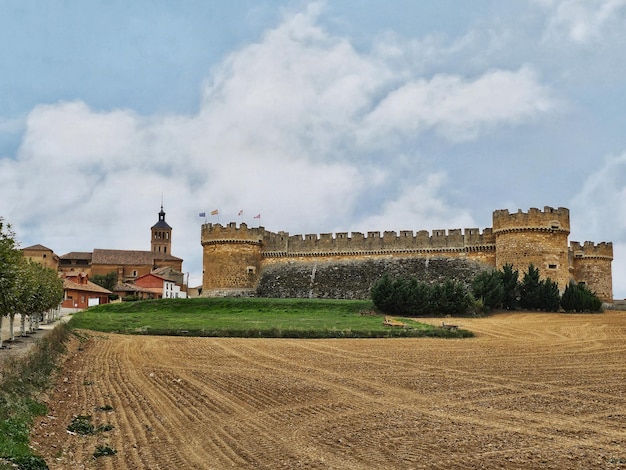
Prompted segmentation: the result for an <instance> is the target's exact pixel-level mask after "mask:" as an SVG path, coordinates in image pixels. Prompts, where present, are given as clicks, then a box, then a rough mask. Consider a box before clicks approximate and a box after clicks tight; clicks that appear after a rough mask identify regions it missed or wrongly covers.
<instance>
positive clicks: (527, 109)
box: [0, 4, 553, 284]
mask: <svg viewBox="0 0 626 470" xmlns="http://www.w3.org/2000/svg"><path fill="white" fill-rule="evenodd" d="M319 8H320V7H319V5H318V4H314V5H313V6H310V7H309V8H307V9H306V10H304V11H302V12H298V13H296V14H293V15H291V16H287V17H286V18H285V19H284V21H283V22H282V23H281V24H280V25H279V26H278V27H276V28H274V29H272V30H269V31H268V32H267V33H266V34H265V35H264V36H263V37H262V38H261V40H260V41H259V42H258V43H255V44H251V45H249V46H247V47H244V48H242V49H241V50H239V51H236V52H234V53H232V54H231V55H230V56H229V57H228V58H227V59H226V60H225V61H224V62H223V63H222V64H220V65H219V66H216V67H215V68H214V70H213V72H212V74H211V76H210V77H209V79H208V80H207V82H206V83H205V85H204V88H203V98H202V102H201V103H200V106H199V111H198V113H197V114H195V115H186V116H182V115H169V116H149V117H146V116H141V115H138V114H137V113H135V112H134V111H132V110H112V111H107V112H100V111H97V110H94V109H92V108H91V107H90V106H89V105H88V104H87V103H84V102H81V101H75V102H69V103H57V104H51V105H42V106H37V107H36V108H34V109H33V110H32V111H31V113H30V114H29V116H28V118H27V120H26V124H25V129H24V138H23V141H22V145H21V147H20V149H19V151H18V153H17V155H16V158H15V159H14V160H9V159H2V160H0V200H4V201H11V203H10V204H7V203H6V202H5V203H3V205H2V207H1V209H2V210H1V211H0V213H2V214H3V215H4V216H5V219H6V220H7V221H8V222H10V223H12V224H14V226H15V228H16V231H17V233H18V237H24V233H28V238H29V240H30V241H31V242H32V243H43V244H46V245H48V246H49V247H50V248H52V249H54V250H55V251H56V252H58V253H59V254H63V253H65V252H67V251H75V250H79V251H87V250H91V249H93V248H118V249H149V239H148V236H149V229H150V226H151V225H152V224H153V223H154V222H156V216H157V212H158V210H159V207H158V206H159V204H160V200H161V195H162V194H163V195H164V201H165V211H166V213H167V221H168V223H170V225H172V227H173V228H174V232H173V253H174V254H175V255H177V256H180V257H182V258H183V259H185V265H184V267H185V269H186V270H189V271H192V273H195V276H196V277H195V278H194V277H193V276H192V284H193V283H196V284H197V283H199V282H200V279H199V274H198V273H199V272H201V265H200V262H201V253H202V252H201V246H200V240H199V233H200V227H199V225H200V223H201V222H202V220H201V219H199V218H198V213H199V212H204V211H206V212H209V211H211V210H213V209H219V210H220V221H221V222H222V223H226V222H229V221H231V220H236V219H237V217H236V214H237V212H238V211H239V210H241V209H244V211H245V214H246V217H245V218H244V220H246V221H247V222H249V223H254V221H253V220H252V216H254V215H255V214H257V213H261V214H262V222H263V225H265V226H266V227H267V228H268V229H269V230H274V231H278V230H286V231H289V232H291V233H292V234H296V233H303V232H322V231H327V230H329V229H330V228H336V229H337V230H350V229H355V227H356V226H357V225H358V226H359V227H358V228H359V229H360V230H362V231H369V230H376V229H378V228H379V229H380V230H394V229H396V230H399V229H416V230H417V229H433V228H464V227H467V226H472V225H473V221H472V218H471V217H470V216H469V215H468V213H467V211H466V210H465V209H463V208H460V209H459V208H456V207H454V206H453V205H451V204H450V202H448V198H447V197H446V194H447V193H449V190H448V188H447V187H446V186H445V184H444V183H445V175H444V174H443V173H441V172H434V174H428V173H425V174H423V173H418V170H416V168H417V166H418V165H417V162H416V161H415V160H417V159H418V157H416V156H415V155H418V154H417V153H415V152H409V153H408V154H409V155H412V157H411V158H412V159H413V161H411V162H408V164H407V161H406V154H402V153H401V152H397V151H396V150H395V148H394V146H393V144H392V143H393V142H394V141H395V142H398V141H400V142H415V141H416V140H418V139H419V138H420V133H422V132H424V131H426V130H429V129H433V130H435V131H436V132H437V133H438V134H439V135H440V136H442V137H443V138H444V139H449V140H451V141H458V140H462V139H471V138H475V137H476V136H477V135H479V134H481V135H482V134H483V133H485V132H488V131H490V130H492V129H495V128H497V127H498V126H500V125H514V124H517V123H520V122H524V121H525V120H528V119H532V118H533V117H535V116H536V115H538V114H540V113H545V112H547V111H548V110H550V108H551V106H552V105H553V103H552V101H551V99H550V95H549V90H547V89H546V88H545V87H543V86H541V85H540V83H539V80H538V78H537V77H536V75H535V73H534V72H533V71H532V69H531V68H529V67H522V68H521V69H519V70H517V71H509V70H497V69H494V70H490V71H488V72H485V73H483V74H482V75H480V76H478V77H476V78H466V77H462V76H459V75H450V74H448V75H441V74H440V75H435V76H433V77H432V78H430V79H426V78H423V77H420V76H418V75H415V73H414V71H413V72H410V71H409V70H407V69H406V68H405V67H396V66H395V65H394V63H393V61H388V60H387V59H386V58H385V57H384V55H383V54H379V53H373V54H367V53H363V52H358V51H356V50H355V48H354V47H353V46H352V45H351V43H350V42H349V41H348V40H347V39H346V38H342V37H337V36H333V35H330V34H329V33H328V32H327V31H326V30H324V29H323V28H322V27H321V26H320V25H319V24H318V21H317V18H318V15H319V14H320V10H319ZM388 55H389V54H388ZM376 145H377V147H375V146H376ZM374 150H376V153H374ZM431 173H432V172H431ZM398 186H399V187H400V189H398ZM364 201H366V202H364ZM368 202H372V204H371V206H368V204H367V203H368ZM366 206H367V209H368V210H369V212H368V213H369V214H370V215H368V216H367V217H365V218H361V220H360V221H359V222H353V221H354V220H355V219H358V218H359V217H362V216H360V215H359V214H362V211H363V209H364V207H366ZM213 221H214V220H213Z"/></svg>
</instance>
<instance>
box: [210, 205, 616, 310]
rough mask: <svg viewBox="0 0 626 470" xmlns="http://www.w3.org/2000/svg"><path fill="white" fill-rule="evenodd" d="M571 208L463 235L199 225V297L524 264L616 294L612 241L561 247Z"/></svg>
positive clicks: (331, 290)
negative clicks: (295, 232)
mask: <svg viewBox="0 0 626 470" xmlns="http://www.w3.org/2000/svg"><path fill="white" fill-rule="evenodd" d="M569 233H570V219H569V210H568V209H566V208H564V207H559V208H558V209H554V208H552V207H545V208H544V210H543V211H541V210H539V209H536V208H531V209H530V210H529V211H528V212H522V211H521V210H519V211H518V212H515V213H509V211H508V210H506V209H504V210H496V211H494V212H493V227H491V228H485V229H484V230H483V231H482V233H481V231H480V230H479V229H477V228H468V229H465V230H461V229H451V230H447V231H446V230H433V231H432V233H429V232H427V231H425V230H423V231H418V232H417V233H414V232H413V231H410V230H403V231H400V232H399V233H397V232H395V231H386V232H384V233H383V234H382V236H381V233H380V232H368V233H367V236H365V235H364V234H363V233H359V232H352V233H350V234H349V233H348V232H339V233H336V234H334V235H333V234H330V233H323V234H321V235H319V236H318V235H316V234H307V235H304V236H303V235H289V233H287V232H282V231H281V232H278V233H275V232H270V231H267V230H265V228H263V227H258V228H251V227H248V226H247V225H246V224H245V223H241V224H240V225H239V226H238V227H237V224H236V223H234V222H232V223H229V224H228V225H226V226H222V225H221V224H211V223H207V224H204V225H202V229H201V244H202V247H203V281H202V295H203V296H232V295H262V296H279V297H287V296H294V297H338V298H365V297H367V295H368V292H369V288H370V287H371V285H372V284H373V283H374V282H375V281H376V280H377V279H378V278H380V276H381V275H382V273H384V272H392V273H395V274H402V275H405V276H414V277H418V278H421V279H424V280H427V281H433V280H442V279H443V278H454V279H457V280H461V281H465V282H469V281H470V280H471V277H473V276H474V275H475V274H477V273H478V272H480V271H482V270H486V269H493V268H498V269H499V268H502V267H503V266H504V265H505V264H511V265H513V267H514V269H517V270H518V271H519V272H520V277H521V275H522V273H524V272H526V271H527V269H528V266H529V264H531V263H532V264H533V265H534V266H535V267H537V268H539V272H540V275H541V276H542V278H548V277H549V278H550V279H552V280H553V281H555V282H556V283H557V284H558V285H559V288H560V290H561V291H563V289H564V288H565V286H566V285H567V284H568V283H569V282H570V281H574V282H577V283H585V284H586V285H587V286H588V287H589V288H590V289H591V290H592V291H594V292H595V293H596V294H597V295H598V297H600V299H602V300H603V301H604V302H608V303H611V302H612V298H613V286H612V274H611V262H612V260H613V245H612V243H610V242H608V243H606V242H602V243H599V244H594V243H592V242H585V243H583V244H581V243H579V242H574V241H572V242H571V243H568V236H569Z"/></svg>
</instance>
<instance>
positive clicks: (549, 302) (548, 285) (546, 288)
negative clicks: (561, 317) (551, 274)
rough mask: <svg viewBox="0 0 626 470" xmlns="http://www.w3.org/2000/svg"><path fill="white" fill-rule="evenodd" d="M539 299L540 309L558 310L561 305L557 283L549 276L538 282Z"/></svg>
mask: <svg viewBox="0 0 626 470" xmlns="http://www.w3.org/2000/svg"><path fill="white" fill-rule="evenodd" d="M539 299H540V302H539V303H540V306H539V308H540V309H541V310H545V311H547V312H558V311H559V307H560V305H561V296H560V295H559V285H558V284H557V283H556V282H554V281H553V280H552V279H550V278H546V279H544V280H543V281H540V282H539Z"/></svg>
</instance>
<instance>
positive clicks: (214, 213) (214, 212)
mask: <svg viewBox="0 0 626 470" xmlns="http://www.w3.org/2000/svg"><path fill="white" fill-rule="evenodd" d="M219 213H220V212H219V211H218V210H217V209H215V210H214V211H211V215H217V214H219Z"/></svg>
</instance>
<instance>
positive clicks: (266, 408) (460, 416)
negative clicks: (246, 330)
mask: <svg viewBox="0 0 626 470" xmlns="http://www.w3.org/2000/svg"><path fill="white" fill-rule="evenodd" d="M448 321H450V322H456V323H459V324H461V325H462V326H463V327H465V328H468V329H470V330H472V331H474V332H475V333H476V334H477V336H476V337H475V338H472V339H462V340H445V339H444V340H440V339H384V340H375V339H369V340H347V339H344V340H290V339H215V338H181V337H149V336H120V335H102V334H98V333H89V334H90V338H89V340H88V341H86V342H84V343H82V344H81V345H80V347H78V344H74V345H73V346H72V348H71V349H72V352H71V353H70V354H69V355H68V358H67V361H66V363H65V365H64V369H63V371H62V373H61V375H60V376H59V378H58V383H57V384H56V386H55V388H54V390H53V391H52V392H51V394H50V396H49V416H48V417H45V418H42V419H41V420H40V421H39V422H38V423H36V425H35V430H34V433H33V441H34V446H35V449H36V451H37V452H39V453H40V454H42V455H43V456H44V457H45V458H46V461H47V462H48V465H49V466H50V468H52V469H77V468H103V469H123V468H133V469H196V468H197V469H200V468H206V469H224V468H262V469H277V468H288V469H289V468H318V469H322V468H324V469H325V468H331V469H370V468H384V469H387V468H399V469H410V468H428V469H434V468H441V469H452V468H465V469H475V468H476V469H477V468H563V469H592V468H594V469H595V468H626V312H607V313H604V314H601V315H561V314H500V315H495V316H492V317H489V318H483V319H458V320H455V319H452V320H450V319H449V320H448ZM432 322H433V323H438V322H439V321H437V320H432ZM107 405H108V406H110V407H112V410H109V411H101V410H99V408H98V407H105V406H107ZM73 415H91V416H92V417H93V421H94V424H95V425H100V424H106V423H109V424H111V425H113V426H114V429H113V430H111V431H108V432H101V433H99V434H97V435H94V436H81V435H73V434H70V433H68V432H67V430H66V429H67V426H68V425H69V424H70V422H71V420H72V416H73ZM97 445H108V446H110V447H111V448H113V449H115V450H116V451H117V454H115V455H113V456H105V457H100V458H98V459H94V458H93V453H94V450H95V448H96V446H97Z"/></svg>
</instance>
